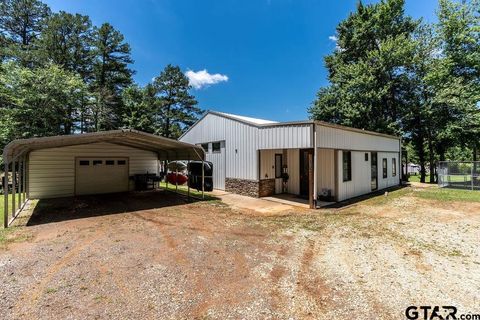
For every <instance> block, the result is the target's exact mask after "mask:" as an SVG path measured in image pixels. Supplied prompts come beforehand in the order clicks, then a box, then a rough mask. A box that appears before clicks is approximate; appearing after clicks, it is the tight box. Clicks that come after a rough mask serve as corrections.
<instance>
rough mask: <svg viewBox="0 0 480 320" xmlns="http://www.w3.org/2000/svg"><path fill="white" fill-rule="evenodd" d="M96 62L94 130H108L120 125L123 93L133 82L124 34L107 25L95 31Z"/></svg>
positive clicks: (94, 72)
mask: <svg viewBox="0 0 480 320" xmlns="http://www.w3.org/2000/svg"><path fill="white" fill-rule="evenodd" d="M93 46H94V62H93V75H94V79H93V82H92V89H93V91H94V93H95V99H96V102H95V105H94V108H93V111H92V114H93V123H94V128H93V129H94V130H95V131H99V130H109V129H113V128H116V127H118V126H119V125H120V123H121V115H122V98H121V92H122V90H123V89H124V88H126V87H128V86H129V85H130V84H131V83H132V75H133V71H132V70H130V69H129V67H128V65H129V64H131V63H133V60H132V58H131V56H130V46H129V45H128V43H126V42H124V37H123V35H122V34H121V33H120V32H119V31H117V30H115V29H114V28H113V27H112V26H111V25H110V24H108V23H104V24H103V25H102V26H101V27H100V28H95V31H94V42H93Z"/></svg>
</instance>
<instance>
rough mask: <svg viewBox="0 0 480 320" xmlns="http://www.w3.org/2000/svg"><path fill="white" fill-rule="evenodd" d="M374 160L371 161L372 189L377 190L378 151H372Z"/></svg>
mask: <svg viewBox="0 0 480 320" xmlns="http://www.w3.org/2000/svg"><path fill="white" fill-rule="evenodd" d="M371 157H372V161H371V171H372V175H371V177H372V180H371V181H372V182H371V184H372V191H375V190H377V189H378V165H377V163H378V159H377V153H376V152H372V155H371Z"/></svg>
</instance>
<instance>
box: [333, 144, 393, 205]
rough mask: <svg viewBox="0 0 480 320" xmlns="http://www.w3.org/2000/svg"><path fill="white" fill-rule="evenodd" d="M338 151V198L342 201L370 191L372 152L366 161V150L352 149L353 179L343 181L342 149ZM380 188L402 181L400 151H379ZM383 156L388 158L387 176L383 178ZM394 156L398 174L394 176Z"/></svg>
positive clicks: (378, 173)
mask: <svg viewBox="0 0 480 320" xmlns="http://www.w3.org/2000/svg"><path fill="white" fill-rule="evenodd" d="M337 152H338V163H337V166H338V172H339V175H338V184H339V188H338V193H339V195H338V200H339V201H342V200H345V199H348V198H352V197H356V196H360V195H362V194H366V193H370V192H371V191H372V189H371V167H370V166H371V153H369V156H368V161H365V152H361V151H352V181H348V182H343V176H342V175H343V170H342V165H343V164H342V151H340V150H339V151H337ZM377 157H378V165H377V167H378V172H377V176H378V190H382V189H385V188H388V187H392V186H395V185H398V184H399V183H400V180H399V179H400V172H399V169H398V168H399V167H398V166H399V163H398V153H396V152H378V153H377ZM383 158H387V169H388V172H387V175H388V176H387V178H385V179H384V178H383ZM392 158H395V159H396V161H397V175H396V176H395V177H392Z"/></svg>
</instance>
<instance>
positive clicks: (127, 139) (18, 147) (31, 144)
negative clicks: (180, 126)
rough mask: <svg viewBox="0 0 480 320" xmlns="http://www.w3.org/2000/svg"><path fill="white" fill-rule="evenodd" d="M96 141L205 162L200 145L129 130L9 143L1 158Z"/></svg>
mask: <svg viewBox="0 0 480 320" xmlns="http://www.w3.org/2000/svg"><path fill="white" fill-rule="evenodd" d="M96 142H109V143H114V144H118V145H124V146H128V147H133V148H138V149H142V150H149V151H153V152H156V153H157V154H158V158H159V159H160V160H204V159H205V152H204V150H203V149H202V147H200V146H195V145H193V144H190V143H185V142H180V141H177V140H173V139H169V138H165V137H162V136H157V135H154V134H150V133H145V132H141V131H137V130H133V129H121V130H111V131H101V132H91V133H83V134H73V135H65V136H52V137H41V138H30V139H18V140H13V141H12V142H10V143H9V144H7V145H6V146H5V148H4V149H3V159H4V161H5V162H11V161H12V160H16V159H17V158H19V157H21V156H23V155H25V154H27V153H29V152H30V151H33V150H39V149H47V148H59V147H66V146H74V145H81V144H90V143H96Z"/></svg>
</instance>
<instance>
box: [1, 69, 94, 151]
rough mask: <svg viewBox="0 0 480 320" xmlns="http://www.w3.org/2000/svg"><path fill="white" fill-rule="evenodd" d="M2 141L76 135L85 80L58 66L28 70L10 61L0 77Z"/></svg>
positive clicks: (84, 91) (84, 93) (84, 92)
mask: <svg viewBox="0 0 480 320" xmlns="http://www.w3.org/2000/svg"><path fill="white" fill-rule="evenodd" d="M0 86H1V87H2V88H3V90H1V91H0V99H1V100H3V101H5V102H6V103H5V104H3V105H2V106H1V107H0V112H1V113H2V118H1V120H0V123H1V125H0V126H1V127H2V130H1V131H2V134H3V137H2V141H8V140H11V139H15V138H28V137H36V136H50V135H58V134H71V133H73V130H74V127H75V123H76V119H77V116H78V110H79V107H80V106H81V99H82V97H83V96H85V95H87V92H86V91H87V87H86V85H85V84H84V83H83V81H82V79H81V78H80V77H79V76H78V75H76V74H73V73H71V72H68V71H65V70H64V69H62V68H60V67H59V66H56V65H53V64H52V65H48V66H46V67H44V68H42V67H40V68H36V69H29V68H25V67H21V66H18V65H17V64H15V63H13V62H10V63H7V64H5V65H3V68H2V73H1V76H0Z"/></svg>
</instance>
